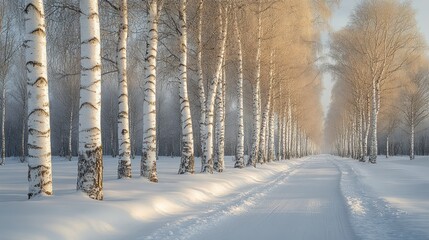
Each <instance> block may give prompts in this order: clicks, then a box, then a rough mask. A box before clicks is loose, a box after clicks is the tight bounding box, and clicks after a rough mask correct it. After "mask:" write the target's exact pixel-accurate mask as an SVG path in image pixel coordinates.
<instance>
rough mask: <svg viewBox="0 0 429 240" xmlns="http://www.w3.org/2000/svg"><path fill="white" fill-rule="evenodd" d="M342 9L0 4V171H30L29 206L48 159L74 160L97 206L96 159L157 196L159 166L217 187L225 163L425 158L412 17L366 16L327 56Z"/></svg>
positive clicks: (326, 5)
mask: <svg viewBox="0 0 429 240" xmlns="http://www.w3.org/2000/svg"><path fill="white" fill-rule="evenodd" d="M338 4H339V1H328V0H305V1H301V0H289V1H274V0H219V1H204V0H181V1H168V0H150V1H137V0H100V1H95V0H81V1H77V0H61V1H59V0H44V1H43V0H27V1H23V0H21V1H13V2H10V1H5V0H3V1H2V3H1V9H0V14H1V15H0V19H1V22H0V25H1V35H0V45H1V47H0V51H1V53H0V55H1V56H2V59H1V62H0V71H1V72H0V85H1V86H0V87H1V91H2V97H1V106H2V108H1V109H2V113H1V126H2V127H1V160H0V161H1V162H0V163H1V165H4V164H7V162H6V157H9V156H19V158H20V161H21V162H27V163H28V169H29V170H28V179H29V182H30V189H29V193H28V197H29V198H31V197H33V196H36V195H39V194H47V195H50V194H52V176H51V175H52V173H51V156H61V157H65V158H66V159H68V160H69V161H71V160H72V157H73V156H77V157H78V164H77V165H78V166H77V169H78V174H77V175H78V176H77V189H78V190H82V191H83V192H85V193H87V194H88V196H89V197H90V198H93V199H98V200H101V199H103V193H102V185H103V184H102V182H103V155H111V156H112V157H114V158H117V159H118V178H131V177H132V176H131V172H132V168H131V159H134V158H135V157H138V158H141V162H140V166H139V168H140V175H141V176H142V177H145V178H147V179H149V181H151V182H158V176H157V159H158V156H172V157H173V156H180V158H181V161H180V165H179V166H178V173H179V174H185V173H188V174H193V173H195V172H196V171H198V172H199V171H200V172H202V173H213V172H219V173H221V172H223V171H224V170H225V156H234V162H235V164H234V167H235V168H243V167H245V166H254V167H256V166H257V165H258V164H264V163H267V162H272V161H279V160H283V159H290V158H300V157H303V156H308V155H314V154H317V153H321V152H322V151H323V152H331V153H334V154H337V155H340V156H343V157H353V158H355V159H358V160H359V161H362V162H366V161H369V162H371V163H376V160H377V155H378V154H381V153H385V155H386V157H388V156H389V155H396V154H404V153H408V154H409V156H410V159H414V155H415V152H416V151H417V153H418V154H423V155H424V154H425V150H426V149H427V146H426V145H427V144H429V143H427V141H426V139H427V137H426V135H425V134H424V133H425V132H424V131H425V129H424V126H425V125H427V121H426V119H427V116H428V115H429V111H428V102H429V88H428V87H429V85H428V80H429V79H428V76H429V75H428V73H429V72H428V71H429V69H428V59H427V55H426V54H425V53H426V51H427V46H426V43H425V41H424V38H423V37H422V35H421V33H420V32H419V29H418V27H417V22H416V19H415V10H414V9H413V8H412V7H411V3H410V2H400V1H387V0H365V1H362V2H361V3H360V4H359V5H358V6H357V7H356V9H355V10H354V11H353V13H352V16H351V18H350V21H349V23H348V24H347V26H346V27H344V28H343V29H341V30H339V31H336V32H331V33H330V38H331V41H330V47H329V53H328V56H324V55H323V51H322V49H323V46H322V41H321V38H322V37H321V36H322V34H323V33H324V32H329V31H330V26H329V19H330V17H331V14H332V11H333V9H334V8H335V7H336V6H337V5H338ZM327 71H329V72H331V73H332V74H333V76H334V81H335V85H334V88H333V94H332V98H331V106H330V108H329V111H328V113H327V117H326V118H324V112H323V109H322V105H321V102H320V98H321V92H322V90H323V86H322V82H321V79H322V77H323V73H324V72H327ZM48 86H49V87H48ZM421 133H423V134H421ZM403 136H407V138H406V139H408V140H404V138H403ZM416 139H418V144H417V147H416V144H415V142H416ZM383 145H384V147H383ZM408 145H409V146H408ZM196 159H198V160H200V161H201V169H195V161H196Z"/></svg>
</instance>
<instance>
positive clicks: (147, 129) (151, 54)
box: [140, 0, 161, 182]
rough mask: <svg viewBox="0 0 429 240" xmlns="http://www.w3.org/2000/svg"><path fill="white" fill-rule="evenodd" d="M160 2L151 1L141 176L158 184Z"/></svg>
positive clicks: (146, 60) (146, 58)
mask: <svg viewBox="0 0 429 240" xmlns="http://www.w3.org/2000/svg"><path fill="white" fill-rule="evenodd" d="M160 8H161V7H160V5H158V0H150V1H149V16H148V20H147V24H148V28H149V30H148V36H147V41H148V44H147V48H146V57H145V81H144V87H143V88H144V101H143V148H142V158H141V168H140V175H141V176H143V177H146V178H148V179H149V181H151V182H158V176H157V171H156V156H157V140H156V60H157V54H158V21H159V14H160Z"/></svg>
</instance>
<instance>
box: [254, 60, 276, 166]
mask: <svg viewBox="0 0 429 240" xmlns="http://www.w3.org/2000/svg"><path fill="white" fill-rule="evenodd" d="M272 88H273V52H271V58H270V83H269V87H268V98H267V103H266V106H265V108H264V114H263V115H262V123H261V136H260V139H259V141H260V142H259V156H258V159H259V163H261V164H262V163H265V162H267V158H266V151H267V143H266V140H267V139H266V138H267V137H268V138H269V136H268V135H269V134H267V132H268V131H269V117H270V111H271V102H272V99H271V98H272ZM267 130H268V131H267Z"/></svg>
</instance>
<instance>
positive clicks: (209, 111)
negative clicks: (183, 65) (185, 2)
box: [201, 5, 228, 173]
mask: <svg viewBox="0 0 429 240" xmlns="http://www.w3.org/2000/svg"><path fill="white" fill-rule="evenodd" d="M219 8H220V14H219V23H220V24H219V27H220V28H221V39H220V52H219V54H218V56H217V59H216V60H217V61H216V71H215V74H214V76H213V78H212V80H211V81H210V88H209V91H208V97H207V99H206V113H205V116H206V117H205V122H204V129H203V130H204V131H203V132H202V134H201V145H202V148H203V156H202V158H201V172H203V173H213V115H214V103H215V96H216V92H217V86H218V81H220V75H221V71H222V62H223V58H224V55H225V46H226V35H227V28H228V18H227V17H226V16H227V14H225V21H222V17H223V14H222V12H223V10H222V8H223V7H222V6H221V5H219Z"/></svg>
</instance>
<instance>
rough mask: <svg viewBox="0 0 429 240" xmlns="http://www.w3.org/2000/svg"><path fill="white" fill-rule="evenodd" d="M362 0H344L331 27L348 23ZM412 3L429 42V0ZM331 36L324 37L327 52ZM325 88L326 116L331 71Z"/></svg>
mask: <svg viewBox="0 0 429 240" xmlns="http://www.w3.org/2000/svg"><path fill="white" fill-rule="evenodd" d="M360 2H361V0H342V1H341V4H340V6H339V7H338V8H337V9H335V11H334V15H333V17H332V19H331V27H332V30H333V31H337V30H340V29H341V28H343V27H344V26H346V25H347V23H348V21H349V20H348V19H349V16H350V14H351V12H352V11H353V8H354V7H355V6H356V5H357V4H358V3H360ZM411 4H412V6H413V7H414V9H415V10H416V13H417V15H416V19H417V24H418V25H419V28H420V31H421V32H422V34H423V36H424V37H425V39H426V42H427V43H429V0H411ZM328 39H329V37H328V34H327V33H325V34H324V35H323V37H322V40H323V45H324V47H325V53H327V51H328V48H329V40H328ZM322 82H323V86H324V90H323V92H322V106H323V109H324V112H325V116H326V114H327V112H328V110H329V103H330V101H331V89H332V87H333V85H334V83H333V81H332V80H331V76H330V74H329V73H325V74H324V76H323V80H322Z"/></svg>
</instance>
